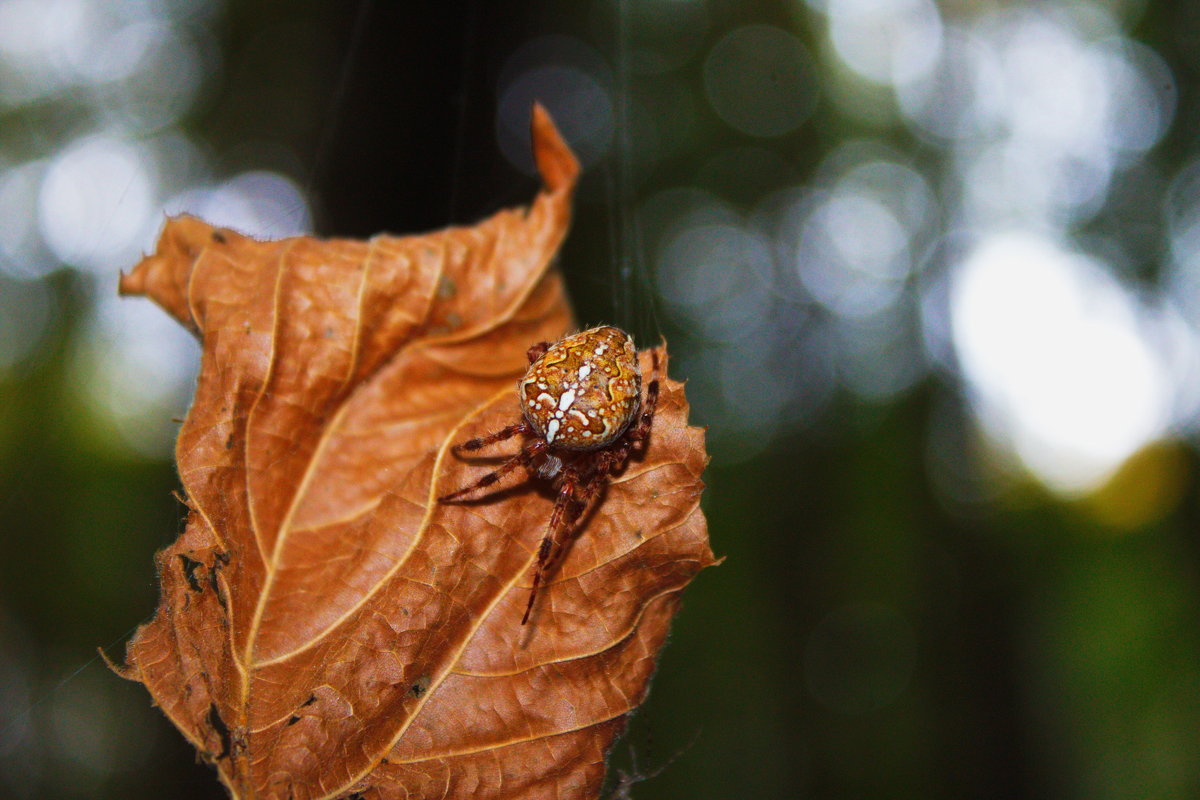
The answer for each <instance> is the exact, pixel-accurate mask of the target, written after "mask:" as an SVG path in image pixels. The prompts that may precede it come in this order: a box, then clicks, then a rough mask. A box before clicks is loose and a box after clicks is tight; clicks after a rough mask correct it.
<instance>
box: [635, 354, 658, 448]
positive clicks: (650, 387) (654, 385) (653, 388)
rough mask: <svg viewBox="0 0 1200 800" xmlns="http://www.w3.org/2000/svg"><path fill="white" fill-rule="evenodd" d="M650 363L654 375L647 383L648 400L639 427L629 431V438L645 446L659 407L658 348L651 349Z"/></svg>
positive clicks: (639, 420)
mask: <svg viewBox="0 0 1200 800" xmlns="http://www.w3.org/2000/svg"><path fill="white" fill-rule="evenodd" d="M650 363H651V365H652V367H651V368H652V369H653V372H652V373H651V374H652V375H654V377H653V378H651V379H650V383H648V384H646V402H645V404H644V405H643V407H642V416H641V417H640V418H639V419H638V423H637V427H636V428H634V429H633V430H631V431H629V432H628V433H629V438H630V439H631V440H634V441H636V442H641V443H642V445H643V447H644V446H645V442H646V439H647V438H648V437H649V434H650V425H651V423H653V422H654V410H655V409H656V408H658V378H659V375H660V374H661V373H660V371H659V366H658V350H657V349H656V350H651V351H650Z"/></svg>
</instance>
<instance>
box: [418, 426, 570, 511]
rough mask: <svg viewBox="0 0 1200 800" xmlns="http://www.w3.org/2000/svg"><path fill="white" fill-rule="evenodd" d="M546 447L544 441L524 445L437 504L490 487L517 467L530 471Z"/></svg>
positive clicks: (440, 499)
mask: <svg viewBox="0 0 1200 800" xmlns="http://www.w3.org/2000/svg"><path fill="white" fill-rule="evenodd" d="M548 447H549V445H548V444H546V441H545V440H544V439H537V440H535V441H533V442H530V443H529V444H527V445H525V447H523V448H521V450H520V451H518V452H517V454H516V455H514V456H513V457H512V458H510V459H509V460H508V461H505V462H504V463H503V464H501V465H500V466H499V467H497V468H496V469H494V470H493V471H491V472H489V473H487V474H486V475H484V476H483V477H481V478H480V479H479V480H477V481H474V482H472V483H469V484H467V485H466V486H464V487H462V488H461V489H456V490H454V491H453V492H450V493H449V494H444V495H442V496H441V497H439V498H438V502H439V503H452V502H455V501H456V500H458V498H460V497H462V496H463V495H465V494H470V493H471V492H473V491H475V490H476V489H482V488H483V487H485V486H491V485H492V484H493V483H495V482H496V481H498V480H500V479H501V478H503V477H504V476H505V475H507V474H508V473H510V472H512V471H513V470H514V469H516V468H517V467H519V466H523V467H525V468H526V469H528V470H531V471H532V469H533V461H534V459H535V458H537V457H538V456H539V455H541V454H542V453H544V452H545V451H546V449H547V448H548Z"/></svg>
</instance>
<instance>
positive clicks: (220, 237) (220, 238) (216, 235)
mask: <svg viewBox="0 0 1200 800" xmlns="http://www.w3.org/2000/svg"><path fill="white" fill-rule="evenodd" d="M212 240H213V241H214V242H216V243H217V244H225V234H224V233H222V232H221V231H213V232H212Z"/></svg>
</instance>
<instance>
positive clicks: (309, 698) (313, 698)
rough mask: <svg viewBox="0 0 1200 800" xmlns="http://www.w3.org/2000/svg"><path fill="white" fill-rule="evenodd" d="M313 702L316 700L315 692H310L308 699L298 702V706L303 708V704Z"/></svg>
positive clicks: (309, 704)
mask: <svg viewBox="0 0 1200 800" xmlns="http://www.w3.org/2000/svg"><path fill="white" fill-rule="evenodd" d="M315 702H317V696H316V695H315V694H310V695H309V696H308V699H307V700H305V701H304V702H303V703H301V704H300V707H301V708H304V707H305V706H311V705H312V704H313V703H315Z"/></svg>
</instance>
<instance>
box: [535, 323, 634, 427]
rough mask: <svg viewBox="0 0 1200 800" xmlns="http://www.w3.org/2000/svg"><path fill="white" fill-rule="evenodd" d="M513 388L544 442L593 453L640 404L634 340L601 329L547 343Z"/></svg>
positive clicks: (613, 330) (627, 421) (617, 331)
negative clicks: (546, 347)
mask: <svg viewBox="0 0 1200 800" xmlns="http://www.w3.org/2000/svg"><path fill="white" fill-rule="evenodd" d="M517 389H518V391H519V394H520V397H521V410H522V411H523V412H524V414H525V419H526V420H528V422H529V424H530V425H532V426H533V427H534V428H535V429H536V430H537V433H538V435H540V436H541V437H543V438H544V439H545V440H546V443H547V444H549V445H551V446H552V447H555V448H561V449H564V450H596V449H598V448H601V447H605V446H607V445H609V444H611V443H612V442H613V441H615V440H616V438H617V437H618V436H620V435H621V434H622V433H624V432H625V429H626V428H628V427H629V424H630V423H631V422H632V421H633V419H634V417H636V416H637V412H638V408H639V406H640V405H641V391H642V372H641V369H640V368H639V367H638V355H637V349H636V348H635V347H634V346H633V339H632V338H631V337H630V336H629V334H627V333H625V331H623V330H621V329H620V328H614V327H612V326H611V325H602V326H600V327H598V328H591V329H590V330H586V331H582V332H580V333H576V334H574V335H571V336H567V337H566V338H564V339H560V340H559V341H557V342H555V343H554V344H553V345H551V346H550V347H549V348H548V349H547V350H546V352H545V353H543V354H542V355H541V356H539V357H538V358H537V359H536V360H535V361H534V362H533V363H532V364H530V365H529V369H528V371H526V373H525V377H523V378H522V379H521V380H520V382H519V383H518V384H517Z"/></svg>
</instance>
